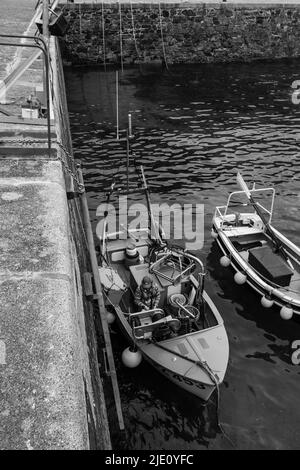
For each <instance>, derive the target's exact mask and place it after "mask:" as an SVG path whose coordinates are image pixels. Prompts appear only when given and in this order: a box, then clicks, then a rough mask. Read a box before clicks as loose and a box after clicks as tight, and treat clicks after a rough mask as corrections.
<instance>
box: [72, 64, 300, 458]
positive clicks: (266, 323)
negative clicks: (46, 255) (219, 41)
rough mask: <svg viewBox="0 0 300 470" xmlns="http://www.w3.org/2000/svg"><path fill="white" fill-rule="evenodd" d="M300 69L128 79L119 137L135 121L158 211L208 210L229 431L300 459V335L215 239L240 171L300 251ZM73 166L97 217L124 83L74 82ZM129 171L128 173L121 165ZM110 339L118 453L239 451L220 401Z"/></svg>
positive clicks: (196, 70)
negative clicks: (271, 197)
mask: <svg viewBox="0 0 300 470" xmlns="http://www.w3.org/2000/svg"><path fill="white" fill-rule="evenodd" d="M296 79H300V63H299V62H298V63H297V62H293V63H289V64H287V63H277V64H264V65H263V64H251V65H243V66H241V65H232V66H209V67H200V66H197V67H196V66H195V67H189V68H185V69H184V68H175V69H172V70H171V73H168V72H167V71H164V72H163V73H161V74H159V75H157V76H152V77H149V76H148V77H145V76H142V75H141V74H140V72H139V70H127V71H125V72H124V74H123V75H121V74H120V89H119V95H120V96H119V98H120V127H121V128H122V129H125V128H126V125H127V113H128V112H131V114H132V118H133V124H134V134H135V140H134V142H133V148H134V151H135V153H136V154H137V155H138V157H139V158H140V160H141V161H142V162H143V164H144V167H145V171H146V174H147V176H148V182H149V184H150V185H151V188H152V198H153V201H154V202H159V201H165V202H172V203H174V202H179V203H182V204H183V203H203V204H204V205H205V244H204V247H203V249H202V250H201V252H200V253H199V254H200V256H201V258H202V260H203V261H204V262H205V263H206V266H207V272H208V274H207V281H206V288H207V291H208V293H209V294H210V295H211V296H212V298H213V300H214V302H215V303H216V305H217V307H218V308H219V310H220V313H221V315H222V317H223V318H224V321H225V326H226V329H227V333H228V337H229V342H230V362H229V366H228V371H227V374H226V377H225V382H224V383H223V384H222V386H221V401H220V420H221V422H222V423H223V427H224V429H225V430H226V432H227V434H228V435H229V436H230V438H231V439H232V441H233V442H234V443H235V445H236V447H237V448H238V449H297V448H299V447H300V427H299V423H300V406H299V404H300V398H299V397H300V365H298V366H297V365H293V364H292V362H291V354H292V349H291V343H292V341H293V340H295V339H300V323H297V322H295V321H294V320H292V321H289V322H284V321H283V320H281V319H280V318H279V313H278V311H277V310H276V309H274V310H273V309H271V310H265V309H263V307H261V306H260V299H259V298H257V297H256V295H254V294H253V293H252V292H251V291H250V290H249V289H248V288H247V287H245V286H242V287H239V286H236V285H235V284H234V282H233V276H232V272H231V271H230V269H228V268H227V269H225V268H221V267H220V265H219V258H220V253H219V251H218V249H217V248H216V246H215V244H214V243H212V240H211V238H210V228H211V219H212V215H213V212H214V208H215V206H216V205H220V204H223V203H225V202H226V199H227V195H228V192H229V191H231V190H235V189H238V188H237V186H236V184H235V175H236V170H237V168H239V170H240V171H241V172H242V174H243V176H244V177H245V179H246V180H247V181H248V182H251V181H255V182H256V183H257V185H258V186H260V185H268V186H269V185H271V186H272V185H275V187H276V191H277V199H276V206H275V217H274V224H275V226H276V227H277V228H279V229H280V230H282V231H283V232H284V233H285V235H286V236H288V237H290V238H291V239H292V240H293V241H294V242H295V243H297V244H299V243H300V238H299V229H300V217H299V209H300V157H299V136H300V127H299V126H300V107H299V106H296V105H293V104H292V101H291V94H292V88H291V84H292V82H293V80H296ZM66 82H67V91H68V99H69V110H70V118H71V126H72V134H73V142H74V149H75V155H76V157H78V158H79V159H81V161H82V163H83V168H84V174H85V181H86V185H87V189H88V196H89V204H90V211H91V217H92V220H93V223H94V226H95V223H96V217H95V210H96V208H97V206H98V205H99V204H100V203H101V202H103V201H104V199H105V198H104V195H103V192H104V191H106V190H107V189H108V187H109V185H110V183H111V176H112V174H113V173H114V172H115V171H116V170H117V168H118V167H119V165H120V162H121V164H122V165H121V166H122V167H121V169H120V171H121V176H122V180H123V181H125V171H124V166H125V158H126V156H125V155H126V154H125V151H124V148H122V146H121V145H120V144H117V143H114V142H112V143H109V144H105V145H102V144H101V139H102V138H103V137H114V136H115V123H116V110H115V74H114V72H107V73H104V72H100V71H99V70H85V71H82V70H73V71H71V70H66ZM123 163H124V165H123ZM112 336H113V343H114V348H115V355H116V364H117V372H118V378H119V382H120V390H121V398H122V402H123V411H124V417H125V424H126V433H125V435H123V436H122V435H120V434H118V433H117V428H116V429H114V431H113V441H114V446H115V448H116V449H122V448H123V449H156V450H157V449H181V450H188V449H190V450H192V449H193V450H196V449H230V448H232V447H231V445H230V443H229V442H228V441H227V440H226V439H225V438H224V436H223V435H222V434H221V433H220V431H219V430H218V427H217V421H216V397H213V398H212V399H211V401H210V402H209V403H208V404H207V406H202V405H201V403H200V402H199V400H197V399H196V398H194V397H193V396H190V395H189V394H187V393H186V392H184V391H181V390H180V389H178V388H177V387H175V386H174V385H172V384H171V383H170V382H169V381H167V380H166V379H164V378H163V377H162V376H161V375H159V374H158V373H156V372H155V370H154V369H153V368H151V367H150V366H148V365H147V364H145V363H143V365H141V366H140V367H138V368H137V369H135V370H129V369H126V368H125V367H123V366H122V364H121V360H120V357H121V352H122V350H123V348H124V347H125V343H124V341H123V339H122V338H121V337H120V334H119V333H115V334H113V335H112Z"/></svg>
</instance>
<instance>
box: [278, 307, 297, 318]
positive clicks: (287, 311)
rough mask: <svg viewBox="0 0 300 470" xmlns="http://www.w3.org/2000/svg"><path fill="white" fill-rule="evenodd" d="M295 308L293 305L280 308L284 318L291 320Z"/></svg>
mask: <svg viewBox="0 0 300 470" xmlns="http://www.w3.org/2000/svg"><path fill="white" fill-rule="evenodd" d="M293 313H294V312H293V309H292V308H291V307H287V306H284V307H281V309H280V316H281V318H282V319H283V320H290V319H291V318H292V316H293Z"/></svg>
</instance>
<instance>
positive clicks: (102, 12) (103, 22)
mask: <svg viewBox="0 0 300 470" xmlns="http://www.w3.org/2000/svg"><path fill="white" fill-rule="evenodd" d="M101 14H102V48H103V65H104V70H105V72H106V55H105V47H106V46H105V20H104V2H103V0H102V8H101Z"/></svg>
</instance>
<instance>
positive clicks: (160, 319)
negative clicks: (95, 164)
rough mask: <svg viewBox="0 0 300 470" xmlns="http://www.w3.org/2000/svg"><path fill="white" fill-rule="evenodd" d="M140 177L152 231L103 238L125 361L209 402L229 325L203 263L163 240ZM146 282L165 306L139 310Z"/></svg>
mask: <svg viewBox="0 0 300 470" xmlns="http://www.w3.org/2000/svg"><path fill="white" fill-rule="evenodd" d="M139 178H140V183H141V188H142V191H144V192H145V195H146V199H147V208H148V215H149V226H147V227H145V228H136V229H133V228H130V226H129V227H125V226H124V229H123V230H120V231H118V232H113V233H109V231H108V230H107V227H106V226H105V224H104V229H103V231H102V232H101V233H98V234H97V236H98V238H99V240H100V252H101V253H100V259H101V263H100V266H99V274H100V279H101V282H102V287H103V293H104V299H105V304H106V306H107V308H108V309H109V308H111V310H113V312H114V314H115V316H116V319H117V322H118V324H119V327H120V329H121V331H122V333H123V334H124V335H125V337H126V338H127V340H128V342H129V344H130V347H129V348H127V349H126V350H125V351H124V352H123V356H122V358H123V361H124V363H125V365H127V366H128V367H135V366H137V365H139V363H140V359H141V357H143V358H144V359H145V360H146V361H148V362H149V363H150V364H151V365H153V366H154V367H155V368H156V369H157V370H158V371H159V372H161V373H162V374H163V375H164V376H166V377H167V378H168V379H170V380H171V381H172V382H174V383H175V384H176V385H178V386H179V387H181V388H183V389H185V390H186V391H188V392H190V393H192V394H194V395H196V396H197V397H199V398H201V399H203V400H205V401H207V400H208V399H209V397H210V396H211V394H212V392H213V391H214V390H215V389H216V388H217V389H218V387H219V385H220V384H221V383H222V381H223V379H224V375H225V372H226V368H227V364H228V356H229V345H228V338H227V334H226V331H225V327H224V324H223V320H222V318H221V316H220V314H219V312H218V310H217V308H216V306H215V305H214V303H213V302H212V300H211V299H210V297H209V296H208V294H207V293H206V291H205V290H204V277H205V272H204V267H203V264H202V262H201V261H200V260H199V259H198V258H197V257H195V256H193V255H192V254H190V253H188V252H186V251H185V250H184V249H182V248H180V247H174V246H171V245H169V244H168V243H167V242H166V241H165V240H164V237H163V236H162V230H161V229H160V228H159V227H158V225H157V224H156V222H155V221H154V218H153V213H152V209H151V202H150V197H149V191H148V188H147V183H146V180H145V177H144V173H143V168H142V167H140V169H139ZM140 190H141V189H140ZM145 277H146V278H150V279H151V282H153V285H155V286H156V288H157V289H158V291H159V303H158V305H156V306H155V307H154V308H151V305H150V306H149V307H148V308H147V309H142V310H140V309H139V308H138V306H137V304H136V298H135V293H136V289H137V288H138V287H139V286H141V284H142V282H143V279H145Z"/></svg>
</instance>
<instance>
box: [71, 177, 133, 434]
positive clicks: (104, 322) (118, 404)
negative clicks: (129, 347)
mask: <svg viewBox="0 0 300 470" xmlns="http://www.w3.org/2000/svg"><path fill="white" fill-rule="evenodd" d="M78 175H79V180H80V183H81V184H84V182H83V176H82V171H81V169H79V170H78ZM81 207H82V213H83V223H84V228H85V231H86V237H87V241H88V246H89V253H90V258H91V264H92V271H93V276H94V284H95V288H96V294H97V296H98V298H97V301H98V306H99V312H100V320H101V325H102V330H103V336H104V341H105V345H106V354H107V360H108V365H109V369H110V378H111V382H112V388H113V394H114V400H115V405H116V411H117V416H118V421H119V427H120V429H121V430H123V429H125V426H124V419H123V413H122V407H121V398H120V391H119V386H118V379H117V373H116V368H115V362H114V357H113V351H112V345H111V339H110V333H109V328H108V322H107V315H106V308H105V304H104V298H103V294H102V285H101V281H100V276H99V268H98V262H97V256H96V251H95V244H94V236H93V231H92V226H91V221H90V216H89V208H88V203H87V197H86V193H85V192H83V193H82V195H81Z"/></svg>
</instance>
